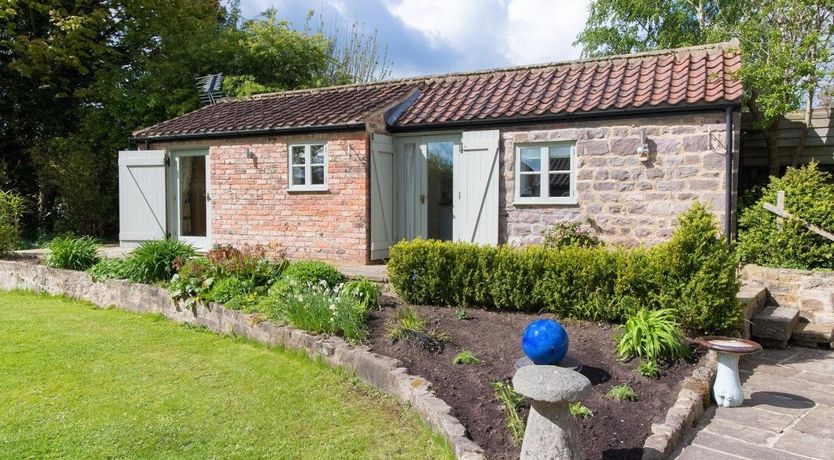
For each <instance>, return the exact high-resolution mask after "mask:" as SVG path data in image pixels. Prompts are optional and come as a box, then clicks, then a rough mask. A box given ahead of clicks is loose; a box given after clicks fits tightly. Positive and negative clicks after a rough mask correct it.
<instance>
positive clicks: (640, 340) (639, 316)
mask: <svg viewBox="0 0 834 460" xmlns="http://www.w3.org/2000/svg"><path fill="white" fill-rule="evenodd" d="M617 354H618V355H619V356H620V358H623V359H629V358H634V357H640V358H646V359H648V360H650V361H658V360H668V361H675V360H677V359H680V358H684V357H686V356H687V355H688V354H689V350H688V348H687V346H686V342H685V338H684V336H683V332H681V329H680V326H679V325H678V323H677V321H676V320H675V312H674V310H672V309H669V308H664V309H662V310H654V311H651V310H646V309H642V308H641V309H640V310H639V311H637V313H635V314H634V315H633V316H631V317H630V318H629V319H628V320H627V321H626V323H625V326H623V333H622V335H621V336H620V338H619V340H618V343H617Z"/></svg>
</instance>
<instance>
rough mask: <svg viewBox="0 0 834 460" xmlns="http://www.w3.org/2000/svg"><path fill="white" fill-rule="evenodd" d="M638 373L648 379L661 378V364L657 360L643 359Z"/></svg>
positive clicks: (638, 367)
mask: <svg viewBox="0 0 834 460" xmlns="http://www.w3.org/2000/svg"><path fill="white" fill-rule="evenodd" d="M637 373H639V374H640V375H642V376H643V377H646V378H648V379H656V378H660V366H658V365H657V361H652V360H650V359H649V360H641V361H640V365H639V366H637Z"/></svg>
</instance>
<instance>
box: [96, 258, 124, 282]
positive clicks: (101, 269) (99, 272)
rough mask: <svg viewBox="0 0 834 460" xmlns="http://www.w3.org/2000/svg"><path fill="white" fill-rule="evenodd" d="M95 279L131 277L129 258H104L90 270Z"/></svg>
mask: <svg viewBox="0 0 834 460" xmlns="http://www.w3.org/2000/svg"><path fill="white" fill-rule="evenodd" d="M88 272H89V273H90V277H91V278H92V279H93V281H104V280H108V279H128V278H130V266H129V264H128V259H124V258H123V259H108V258H103V259H101V260H99V261H98V262H97V263H96V264H95V265H93V266H92V267H90V269H89V270H88Z"/></svg>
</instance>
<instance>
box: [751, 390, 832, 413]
mask: <svg viewBox="0 0 834 460" xmlns="http://www.w3.org/2000/svg"><path fill="white" fill-rule="evenodd" d="M744 396H745V400H744V405H745V406H749V407H756V408H758V409H764V410H767V411H770V412H780V413H782V414H788V415H792V416H794V417H798V416H802V414H804V413H806V412H808V411H810V410H811V409H813V408H814V407H816V406H817V405H816V403H814V402H813V401H810V400H808V399H807V398H803V397H802V396H799V395H795V394H792V393H785V392H781V391H751V390H749V389H747V388H745V389H744Z"/></svg>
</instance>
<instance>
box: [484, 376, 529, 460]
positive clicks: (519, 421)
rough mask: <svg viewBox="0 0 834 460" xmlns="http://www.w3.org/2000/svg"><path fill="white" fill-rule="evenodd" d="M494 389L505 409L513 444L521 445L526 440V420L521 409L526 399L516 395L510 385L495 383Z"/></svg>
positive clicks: (496, 396)
mask: <svg viewBox="0 0 834 460" xmlns="http://www.w3.org/2000/svg"><path fill="white" fill-rule="evenodd" d="M492 388H493V389H494V390H495V398H496V399H498V402H500V403H501V406H502V407H503V408H504V414H505V415H504V417H505V419H506V422H505V423H506V424H507V430H509V432H510V437H511V438H512V440H513V444H515V445H516V446H520V445H521V441H522V440H524V430H525V428H526V427H525V424H524V419H523V418H521V408H522V407H524V397H523V396H521V395H520V394H518V393H516V391H515V390H514V389H513V386H512V385H510V384H509V383H504V382H494V383H493V384H492Z"/></svg>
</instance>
